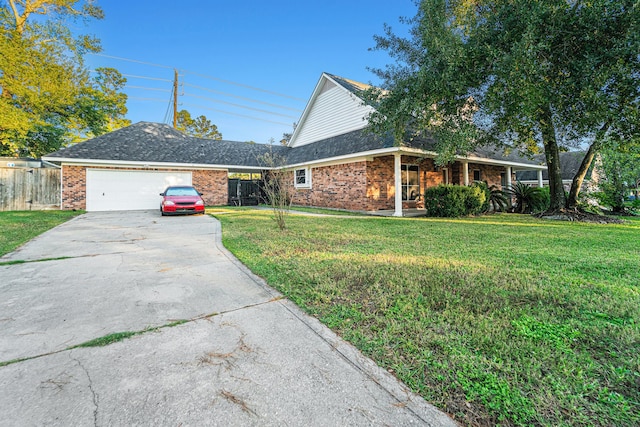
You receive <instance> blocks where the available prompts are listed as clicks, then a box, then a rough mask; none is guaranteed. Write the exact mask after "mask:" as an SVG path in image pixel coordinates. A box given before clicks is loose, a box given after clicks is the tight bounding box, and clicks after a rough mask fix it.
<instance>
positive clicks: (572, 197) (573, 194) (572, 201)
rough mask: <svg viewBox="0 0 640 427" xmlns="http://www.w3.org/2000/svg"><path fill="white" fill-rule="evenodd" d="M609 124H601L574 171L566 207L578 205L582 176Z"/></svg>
mask: <svg viewBox="0 0 640 427" xmlns="http://www.w3.org/2000/svg"><path fill="white" fill-rule="evenodd" d="M609 126H610V124H609V122H607V123H605V124H603V125H602V127H601V128H600V129H599V130H598V132H597V133H596V136H595V138H594V140H593V142H592V143H591V145H590V146H589V149H588V150H587V154H585V156H584V159H582V163H580V168H579V169H578V171H577V172H576V175H575V176H574V177H573V181H572V182H571V190H570V191H569V198H568V199H567V209H576V207H577V206H578V194H579V193H580V190H581V189H582V183H583V182H584V177H585V176H586V175H587V171H588V170H589V168H590V167H591V163H593V159H594V158H595V156H596V153H597V152H598V150H599V149H600V146H601V145H602V140H603V139H604V136H605V134H606V133H607V131H608V130H609Z"/></svg>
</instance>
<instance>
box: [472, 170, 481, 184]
mask: <svg viewBox="0 0 640 427" xmlns="http://www.w3.org/2000/svg"><path fill="white" fill-rule="evenodd" d="M473 180H474V181H482V176H481V175H480V171H479V170H478V169H476V170H474V171H473Z"/></svg>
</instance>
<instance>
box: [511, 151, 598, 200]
mask: <svg viewBox="0 0 640 427" xmlns="http://www.w3.org/2000/svg"><path fill="white" fill-rule="evenodd" d="M585 154H586V152H584V151H566V152H562V153H560V174H561V177H562V186H563V187H564V189H565V191H569V190H570V189H571V184H572V183H573V178H574V177H575V175H576V173H577V172H578V169H580V165H581V164H582V160H583V159H584V156H585ZM598 159H599V156H596V160H595V161H594V162H593V163H592V164H591V167H590V168H589V169H588V170H587V174H586V175H585V181H584V184H583V189H584V190H586V191H587V192H588V191H591V190H593V189H594V188H595V187H597V185H598V181H599V179H600V174H601V173H600V172H599V171H598V168H596V167H595V166H596V164H597V163H598V162H599V160H598ZM533 160H534V161H537V162H539V163H543V162H545V157H544V154H541V155H538V156H534V157H533ZM516 180H517V181H520V182H522V183H523V184H528V185H531V186H533V187H548V186H549V173H548V171H547V170H543V171H542V181H539V180H538V177H537V176H536V172H535V171H531V170H522V171H518V172H516Z"/></svg>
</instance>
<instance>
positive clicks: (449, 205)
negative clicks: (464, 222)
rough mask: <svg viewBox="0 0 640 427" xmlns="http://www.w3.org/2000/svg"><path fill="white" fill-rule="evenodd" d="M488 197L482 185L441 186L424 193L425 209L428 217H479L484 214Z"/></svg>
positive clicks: (428, 189)
mask: <svg viewBox="0 0 640 427" xmlns="http://www.w3.org/2000/svg"><path fill="white" fill-rule="evenodd" d="M486 200H487V196H486V193H485V190H484V189H483V188H482V186H480V185H472V186H470V187H465V186H462V185H445V184H440V185H438V186H437V187H430V188H427V190H426V191H425V193H424V207H425V210H426V211H427V212H426V213H427V216H436V217H460V216H466V215H477V214H479V213H481V212H482V209H483V206H484V205H485V203H486Z"/></svg>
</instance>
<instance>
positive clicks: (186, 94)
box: [183, 93, 298, 120]
mask: <svg viewBox="0 0 640 427" xmlns="http://www.w3.org/2000/svg"><path fill="white" fill-rule="evenodd" d="M183 96H191V97H193V98H200V99H204V100H207V101H211V102H217V103H219V104H225V105H231V106H233V107H238V108H244V109H246V110H253V111H258V112H260V113H266V114H271V115H274V116H280V117H286V118H288V119H294V120H296V119H297V118H298V117H295V116H289V115H286V114H281V113H274V112H273V111H269V110H263V109H261V108H254V107H248V106H246V105H242V104H236V103H233V102H227V101H221V100H219V99H214V98H209V97H206V96H200V95H194V94H191V93H185V94H184V95H183Z"/></svg>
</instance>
